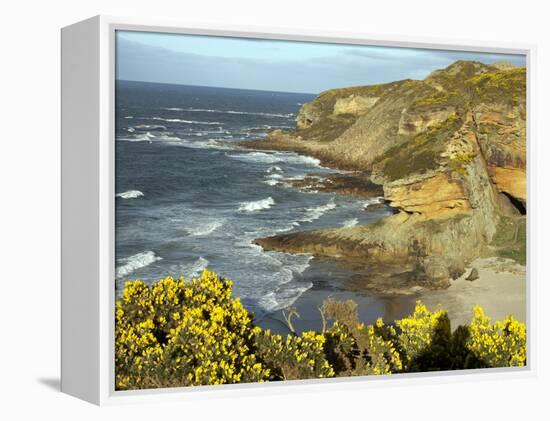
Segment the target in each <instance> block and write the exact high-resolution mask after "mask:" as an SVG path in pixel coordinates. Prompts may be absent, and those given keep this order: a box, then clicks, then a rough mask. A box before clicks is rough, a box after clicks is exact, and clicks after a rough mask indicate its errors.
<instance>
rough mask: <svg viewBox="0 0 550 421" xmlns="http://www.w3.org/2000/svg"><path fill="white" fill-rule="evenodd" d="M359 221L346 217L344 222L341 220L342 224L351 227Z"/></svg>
mask: <svg viewBox="0 0 550 421" xmlns="http://www.w3.org/2000/svg"><path fill="white" fill-rule="evenodd" d="M358 223H359V220H358V219H357V218H351V219H347V220H345V221H344V222H342V226H343V227H345V228H351V227H353V226H355V225H357V224H358Z"/></svg>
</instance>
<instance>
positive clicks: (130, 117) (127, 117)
mask: <svg viewBox="0 0 550 421" xmlns="http://www.w3.org/2000/svg"><path fill="white" fill-rule="evenodd" d="M124 118H125V119H127V120H131V119H132V118H134V116H131V115H127V116H126V117H124Z"/></svg>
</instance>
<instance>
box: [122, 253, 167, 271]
mask: <svg viewBox="0 0 550 421" xmlns="http://www.w3.org/2000/svg"><path fill="white" fill-rule="evenodd" d="M157 260H162V257H159V256H156V255H155V253H154V252H152V251H150V250H148V251H144V252H142V253H138V254H134V255H133V256H130V257H125V258H122V259H119V260H118V261H119V262H120V263H122V265H121V266H119V267H118V268H117V269H116V276H117V277H118V278H122V277H125V276H127V275H129V274H130V273H132V272H134V271H135V270H137V269H140V268H143V267H145V266H149V265H150V264H151V263H154V262H156V261H157Z"/></svg>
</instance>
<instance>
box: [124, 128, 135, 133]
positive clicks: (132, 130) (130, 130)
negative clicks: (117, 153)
mask: <svg viewBox="0 0 550 421" xmlns="http://www.w3.org/2000/svg"><path fill="white" fill-rule="evenodd" d="M126 130H127V131H128V132H130V133H134V132H135V131H136V130H135V129H134V128H133V127H128V128H127V129H126Z"/></svg>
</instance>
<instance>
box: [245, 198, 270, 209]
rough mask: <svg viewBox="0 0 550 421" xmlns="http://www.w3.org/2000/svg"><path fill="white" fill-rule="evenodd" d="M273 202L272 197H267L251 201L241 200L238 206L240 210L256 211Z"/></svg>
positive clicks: (265, 207)
mask: <svg viewBox="0 0 550 421" xmlns="http://www.w3.org/2000/svg"><path fill="white" fill-rule="evenodd" d="M274 204H275V201H274V200H273V198H272V197H268V198H267V199H262V200H256V201H252V202H241V204H240V206H239V211H240V212H256V211H260V210H264V209H269V208H270V207H271V206H273V205H274Z"/></svg>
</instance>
